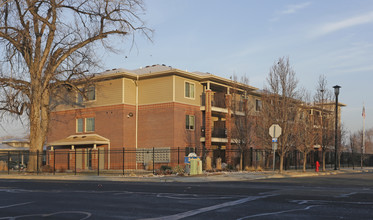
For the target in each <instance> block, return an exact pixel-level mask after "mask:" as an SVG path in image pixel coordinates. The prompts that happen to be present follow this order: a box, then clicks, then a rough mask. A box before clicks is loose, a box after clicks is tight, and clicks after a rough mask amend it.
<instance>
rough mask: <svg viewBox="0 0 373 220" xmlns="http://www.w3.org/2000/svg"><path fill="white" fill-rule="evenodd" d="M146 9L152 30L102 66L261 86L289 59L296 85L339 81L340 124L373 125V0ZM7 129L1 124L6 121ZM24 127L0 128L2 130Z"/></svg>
mask: <svg viewBox="0 0 373 220" xmlns="http://www.w3.org/2000/svg"><path fill="white" fill-rule="evenodd" d="M145 7H146V12H145V14H144V15H142V18H143V20H144V21H145V22H146V26H147V27H149V28H151V29H153V30H154V33H153V37H152V40H151V41H149V40H148V39H146V38H145V37H144V36H142V35H141V34H138V35H136V36H135V44H134V45H132V44H131V43H130V41H127V43H118V50H119V52H118V53H117V54H113V53H109V52H107V51H100V53H101V57H102V65H103V69H112V68H125V69H137V68H140V67H144V66H147V65H152V64H166V65H169V66H172V67H174V68H177V69H181V70H187V71H191V72H192V71H201V72H209V73H212V74H215V75H218V76H221V77H225V78H229V77H230V76H231V75H233V74H235V75H237V76H241V75H246V76H247V77H248V78H249V81H250V82H249V84H250V85H252V86H255V87H257V88H263V87H264V85H265V84H266V78H267V76H268V72H269V69H270V67H271V66H272V65H273V64H274V63H275V61H276V60H277V59H278V58H279V57H284V56H286V57H289V60H290V63H291V65H292V67H293V69H294V70H295V72H296V76H297V78H298V80H299V86H300V87H304V88H306V89H308V90H309V91H310V92H311V93H314V92H315V90H316V86H317V81H318V78H319V76H320V75H325V77H326V79H327V81H328V86H329V88H330V89H331V90H332V87H333V86H334V85H340V86H341V87H342V88H341V90H340V95H339V101H340V102H342V103H344V104H346V105H347V106H346V107H345V108H343V110H342V122H343V124H344V125H345V127H346V128H347V129H348V130H350V131H352V132H353V131H356V130H358V129H361V128H362V108H363V103H364V104H365V109H366V127H367V128H371V127H373V103H372V101H373V92H370V89H371V86H372V82H373V1H371V0H354V1H350V0H348V1H347V0H328V1H323V0H318V1H300V0H293V1H290V0H276V1H275V0H272V1H261V0H231V1H222V0H204V1H200V0H156V1H155V0H145ZM2 127H4V123H3V124H2ZM22 129H23V130H25V127H24V126H23V128H19V127H14V126H13V127H12V123H10V126H8V127H7V128H6V129H4V128H0V136H3V135H7V134H10V133H11V134H14V133H22V132H23V133H24V131H22Z"/></svg>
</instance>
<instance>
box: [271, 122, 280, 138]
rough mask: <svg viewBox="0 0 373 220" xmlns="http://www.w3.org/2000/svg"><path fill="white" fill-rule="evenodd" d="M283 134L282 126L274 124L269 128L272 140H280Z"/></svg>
mask: <svg viewBox="0 0 373 220" xmlns="http://www.w3.org/2000/svg"><path fill="white" fill-rule="evenodd" d="M281 132H282V129H281V127H280V125H278V124H273V125H271V127H269V135H271V137H272V138H278V137H280V135H281Z"/></svg>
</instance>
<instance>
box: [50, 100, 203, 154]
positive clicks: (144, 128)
mask: <svg viewBox="0 0 373 220" xmlns="http://www.w3.org/2000/svg"><path fill="white" fill-rule="evenodd" d="M130 112H131V113H132V115H133V116H132V117H127V115H128V114H129V113H130ZM187 114H189V115H194V116H195V129H194V130H186V129H185V115H187ZM87 117H94V118H95V132H88V133H86V132H83V133H77V132H76V119H77V118H87ZM138 119H139V125H138V147H139V148H148V147H149V148H151V147H175V148H177V147H181V148H183V147H186V146H192V147H196V146H197V147H199V145H200V142H199V138H200V131H201V124H202V112H201V111H200V107H199V106H193V105H187V104H181V103H164V104H154V105H143V106H139V118H138ZM135 132H136V108H135V106H130V105H115V106H105V107H96V108H87V109H79V110H70V111H61V112H54V113H52V114H51V122H50V129H49V133H48V142H53V141H57V140H60V139H63V138H66V137H68V136H70V135H73V134H89V133H93V134H98V135H101V136H103V137H105V138H108V139H109V140H110V149H111V150H116V149H119V150H121V149H123V147H125V148H126V149H134V148H135V146H136V145H135V144H136V142H135V138H136V133H135Z"/></svg>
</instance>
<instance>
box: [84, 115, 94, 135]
mask: <svg viewBox="0 0 373 220" xmlns="http://www.w3.org/2000/svg"><path fill="white" fill-rule="evenodd" d="M85 131H86V132H92V131H95V118H86V119H85Z"/></svg>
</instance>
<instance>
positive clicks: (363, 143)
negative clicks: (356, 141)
mask: <svg viewBox="0 0 373 220" xmlns="http://www.w3.org/2000/svg"><path fill="white" fill-rule="evenodd" d="M362 116H363V141H362V145H361V157H360V166H361V169H363V155H364V150H365V104H363V114H362Z"/></svg>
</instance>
